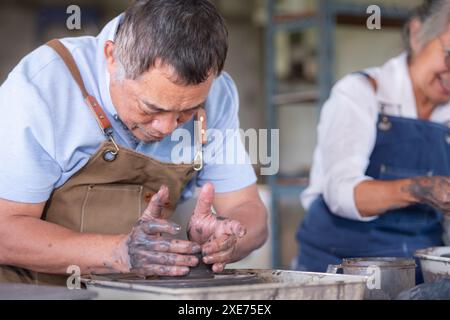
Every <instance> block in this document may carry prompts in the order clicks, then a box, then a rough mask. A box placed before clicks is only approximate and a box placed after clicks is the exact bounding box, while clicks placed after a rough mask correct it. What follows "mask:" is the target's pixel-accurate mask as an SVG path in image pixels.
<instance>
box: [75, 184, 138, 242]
mask: <svg viewBox="0 0 450 320" xmlns="http://www.w3.org/2000/svg"><path fill="white" fill-rule="evenodd" d="M142 193H143V186H141V185H124V184H104V185H90V186H88V187H87V191H86V196H85V198H84V201H83V207H82V209H81V225H80V232H89V233H100V234H126V233H129V232H130V231H131V229H132V227H133V226H134V224H135V223H136V222H137V220H138V219H139V217H140V216H141V214H142V212H143V210H144V209H143V208H142V196H143V195H142Z"/></svg>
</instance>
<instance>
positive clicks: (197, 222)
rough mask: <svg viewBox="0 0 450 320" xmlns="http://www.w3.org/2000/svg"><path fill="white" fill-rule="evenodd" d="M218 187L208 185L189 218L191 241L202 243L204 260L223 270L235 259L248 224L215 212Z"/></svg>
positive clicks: (215, 269) (201, 193)
mask: <svg viewBox="0 0 450 320" xmlns="http://www.w3.org/2000/svg"><path fill="white" fill-rule="evenodd" d="M213 201H214V186H213V185H212V184H210V183H208V184H206V185H205V186H204V187H203V188H202V190H201V192H200V196H199V198H198V201H197V205H196V207H195V209H194V213H193V215H192V217H191V219H190V220H189V223H188V227H187V233H188V238H189V240H191V241H194V242H196V243H199V244H200V245H202V254H203V261H204V262H205V263H206V264H212V265H213V267H212V269H213V271H214V272H222V271H223V269H224V268H225V265H226V264H227V263H230V262H233V252H234V249H235V247H236V244H237V242H238V239H240V238H242V237H244V235H245V234H246V232H247V231H246V229H245V227H244V226H243V225H242V224H241V223H240V222H239V221H236V220H232V219H228V218H225V217H223V216H220V215H216V214H214V213H213V212H212V205H213Z"/></svg>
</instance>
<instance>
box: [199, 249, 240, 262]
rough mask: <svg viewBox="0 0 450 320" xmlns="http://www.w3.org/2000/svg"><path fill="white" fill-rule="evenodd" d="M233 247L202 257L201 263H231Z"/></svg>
mask: <svg viewBox="0 0 450 320" xmlns="http://www.w3.org/2000/svg"><path fill="white" fill-rule="evenodd" d="M233 251H234V247H232V248H230V249H227V250H225V251H220V252H216V253H213V254H210V255H208V256H205V257H203V262H205V263H206V264H214V263H228V262H230V261H231V257H232V256H233Z"/></svg>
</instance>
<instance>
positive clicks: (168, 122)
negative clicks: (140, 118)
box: [152, 112, 178, 136]
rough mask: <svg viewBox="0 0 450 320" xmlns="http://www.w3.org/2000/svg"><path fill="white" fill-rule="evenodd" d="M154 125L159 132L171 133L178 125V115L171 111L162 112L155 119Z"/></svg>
mask: <svg viewBox="0 0 450 320" xmlns="http://www.w3.org/2000/svg"><path fill="white" fill-rule="evenodd" d="M152 125H153V128H154V129H155V130H157V131H158V132H159V133H161V134H163V135H165V136H166V135H169V134H171V133H172V132H173V131H174V130H175V129H176V128H177V126H178V115H177V114H175V113H171V112H167V113H164V114H161V115H159V116H158V117H157V118H156V119H154V120H153V122H152Z"/></svg>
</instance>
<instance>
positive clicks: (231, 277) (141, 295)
mask: <svg viewBox="0 0 450 320" xmlns="http://www.w3.org/2000/svg"><path fill="white" fill-rule="evenodd" d="M82 281H83V283H84V284H86V287H87V288H88V289H89V290H91V291H94V292H96V293H97V294H98V298H99V299H157V300H186V299H187V300H229V299H230V300H306V299H314V300H321V299H325V300H361V299H363V297H364V290H365V287H366V282H367V278H366V277H364V276H353V275H341V274H326V273H310V272H300V271H283V270H253V269H251V270H250V269H248V270H247V269H243V270H227V271H226V272H224V273H221V274H217V275H215V277H214V278H213V279H186V278H176V279H169V280H166V279H164V280H162V279H159V278H157V277H154V278H147V279H142V278H138V277H136V276H134V275H107V276H95V275H91V276H86V277H83V278H82Z"/></svg>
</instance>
